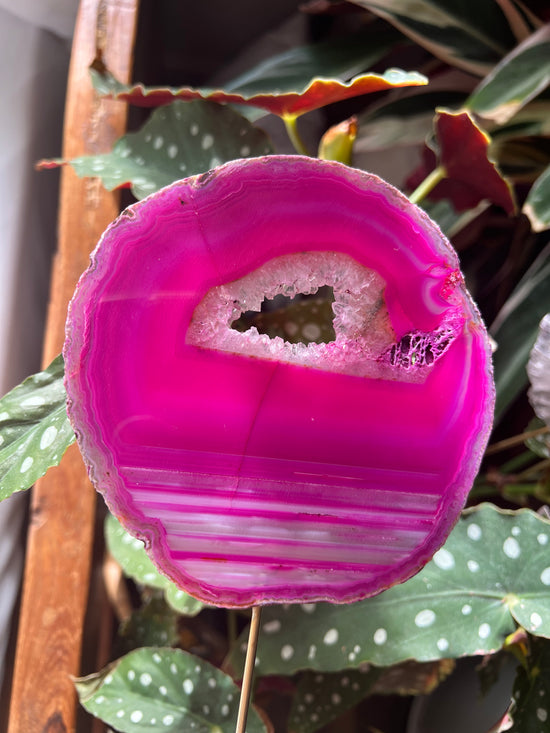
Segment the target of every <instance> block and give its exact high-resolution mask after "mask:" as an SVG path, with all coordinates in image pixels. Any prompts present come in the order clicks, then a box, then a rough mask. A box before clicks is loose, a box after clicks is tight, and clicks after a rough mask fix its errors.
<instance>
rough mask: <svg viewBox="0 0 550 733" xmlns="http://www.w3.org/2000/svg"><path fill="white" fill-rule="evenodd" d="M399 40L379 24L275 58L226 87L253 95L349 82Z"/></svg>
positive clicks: (225, 86) (396, 35)
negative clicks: (317, 82) (319, 80)
mask: <svg viewBox="0 0 550 733" xmlns="http://www.w3.org/2000/svg"><path fill="white" fill-rule="evenodd" d="M400 40H402V36H401V34H400V33H398V32H397V31H395V30H394V29H393V28H391V27H389V26H387V25H385V24H382V22H381V21H377V22H376V23H373V24H369V25H368V26H367V27H366V28H363V29H361V30H359V31H357V32H355V33H350V34H348V35H346V36H343V37H341V38H337V39H330V40H327V41H321V42H320V43H314V44H311V45H308V46H299V47H297V48H292V49H290V50H289V51H285V52H283V53H281V54H277V55H276V56H272V57H271V58H269V59H267V60H265V61H262V62H261V63H260V64H258V65H257V66H255V67H254V68H253V69H251V70H250V71H246V72H245V73H244V74H241V75H240V76H239V77H237V78H235V79H232V80H231V81H229V82H227V83H226V84H224V88H225V90H226V91H227V92H239V94H242V95H243V96H253V95H255V94H267V93H269V94H283V93H288V92H296V91H298V90H300V89H304V88H305V87H307V85H308V84H309V83H310V82H311V80H312V79H314V78H315V77H324V78H329V79H340V81H347V80H348V79H351V78H353V77H354V76H356V75H357V74H360V73H361V72H363V71H366V70H367V69H369V68H371V67H372V66H374V64H376V63H377V62H378V61H379V60H380V59H381V58H382V57H383V56H384V55H385V54H386V53H387V52H388V51H389V50H390V49H391V48H392V46H393V45H394V44H395V43H398V42H399V41H400Z"/></svg>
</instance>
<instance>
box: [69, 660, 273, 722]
mask: <svg viewBox="0 0 550 733" xmlns="http://www.w3.org/2000/svg"><path fill="white" fill-rule="evenodd" d="M75 684H76V688H77V691H78V695H79V698H80V702H81V703H82V705H83V706H84V707H85V708H86V710H87V711H88V712H90V713H91V714H92V715H95V716H96V717H97V718H100V719H101V720H103V721H104V722H105V723H107V724H108V725H111V726H112V727H113V728H114V729H115V730H117V731H121V732H122V733H148V732H150V733H153V732H154V733H158V731H166V733H176V732H177V733H182V731H186V733H187V732H188V733H233V732H234V730H235V723H236V719H237V710H238V705H239V688H238V687H237V686H236V685H235V683H234V682H233V680H232V679H231V677H228V676H227V675H226V674H224V673H223V672H221V671H220V670H219V669H217V668H216V667H213V666H212V665H210V664H208V663H207V662H205V661H203V660H202V659H200V658H198V657H195V656H193V655H191V654H188V653H187V652H183V651H181V650H179V649H166V648H162V647H158V648H155V647H149V648H144V649H137V650H135V651H133V652H130V653H129V654H127V655H126V656H124V657H122V658H121V659H119V660H117V661H116V662H114V663H113V664H112V665H110V666H109V667H107V668H106V669H104V670H103V671H101V672H99V673H97V674H93V675H89V676H88V677H83V678H81V679H78V680H76V683H75ZM247 731H248V733H268V728H267V727H266V725H264V723H263V722H262V719H261V718H260V716H259V714H258V712H257V710H256V709H255V708H251V709H250V711H249V715H248V724H247Z"/></svg>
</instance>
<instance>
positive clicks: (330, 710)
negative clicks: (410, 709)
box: [288, 659, 454, 733]
mask: <svg viewBox="0 0 550 733" xmlns="http://www.w3.org/2000/svg"><path fill="white" fill-rule="evenodd" d="M453 669H454V662H453V661H452V660H450V659H442V660H437V661H435V662H424V663H420V662H411V661H408V662H403V663H402V664H398V665H395V666H393V667H384V668H382V667H373V666H371V665H369V664H363V665H361V667H360V668H359V669H344V670H342V671H341V672H328V673H327V672H325V673H321V672H302V673H301V674H300V675H299V680H298V683H297V685H296V692H295V694H294V696H293V699H292V707H291V709H290V714H289V719H288V728H289V730H291V731H292V733H313V731H315V730H317V729H318V728H320V727H322V726H323V725H326V724H327V723H329V722H330V721H332V720H335V719H336V718H338V717H340V715H342V713H344V712H345V711H346V710H349V709H351V708H352V707H354V706H355V705H357V704H358V703H359V702H360V701H361V700H363V699H364V698H365V697H367V696H368V695H427V694H429V693H430V692H432V691H433V690H434V689H435V688H436V687H437V685H438V684H439V683H440V682H441V681H442V680H443V679H445V677H447V676H448V675H449V674H450V673H451V672H452V670H453Z"/></svg>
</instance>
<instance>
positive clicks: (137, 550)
mask: <svg viewBox="0 0 550 733" xmlns="http://www.w3.org/2000/svg"><path fill="white" fill-rule="evenodd" d="M105 540H106V543H107V547H108V548H109V552H110V553H111V555H112V556H113V557H114V558H115V560H116V561H117V562H118V564H119V565H120V566H121V568H122V570H123V571H124V574H125V575H128V576H129V577H130V578H133V579H134V580H135V581H136V582H137V583H141V584H142V585H147V586H150V587H151V588H160V589H161V590H163V591H164V595H165V598H166V601H167V602H168V604H169V605H170V606H171V607H172V608H173V609H174V610H176V611H178V612H179V613H181V614H184V615H185V616H196V614H197V613H199V611H200V610H201V609H202V607H203V604H202V603H201V602H200V601H197V599H196V598H193V597H192V596H190V595H188V594H187V593H185V591H183V590H181V589H180V588H178V587H177V586H176V585H175V583H172V581H171V580H169V579H168V578H167V577H166V576H165V575H161V573H159V571H158V570H157V568H156V567H155V566H154V565H153V563H152V562H151V560H150V558H149V555H147V553H146V552H145V547H144V545H143V542H142V541H141V540H138V539H136V538H135V537H132V535H130V534H128V532H126V530H125V529H124V527H123V526H122V525H121V524H120V522H118V520H117V519H115V517H113V516H112V514H109V515H107V518H106V519H105Z"/></svg>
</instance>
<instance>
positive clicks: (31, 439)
mask: <svg viewBox="0 0 550 733" xmlns="http://www.w3.org/2000/svg"><path fill="white" fill-rule="evenodd" d="M63 374H64V366H63V358H62V357H61V356H58V357H57V358H56V359H55V360H54V361H53V362H52V363H51V364H50V366H49V367H48V368H47V369H45V370H44V371H43V372H38V373H37V374H33V375H32V376H31V377H29V378H28V379H26V380H25V381H24V382H23V383H22V384H20V385H18V386H17V387H15V388H14V389H12V390H11V392H8V394H7V395H5V396H4V397H2V399H1V400H0V499H6V498H7V497H8V496H11V494H13V493H14V492H15V491H24V490H25V489H28V488H30V487H31V486H32V485H33V483H34V482H35V481H36V480H37V479H39V478H40V477H41V476H43V475H44V474H45V473H46V471H47V470H48V468H50V467H51V466H57V464H58V463H59V461H60V460H61V457H62V456H63V454H64V453H65V451H66V450H67V448H68V447H69V446H70V445H71V443H73V442H74V439H75V436H74V432H73V429H72V427H71V424H70V423H69V418H68V417H67V410H66V406H65V402H66V398H67V395H66V393H65V387H64V386H63Z"/></svg>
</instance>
